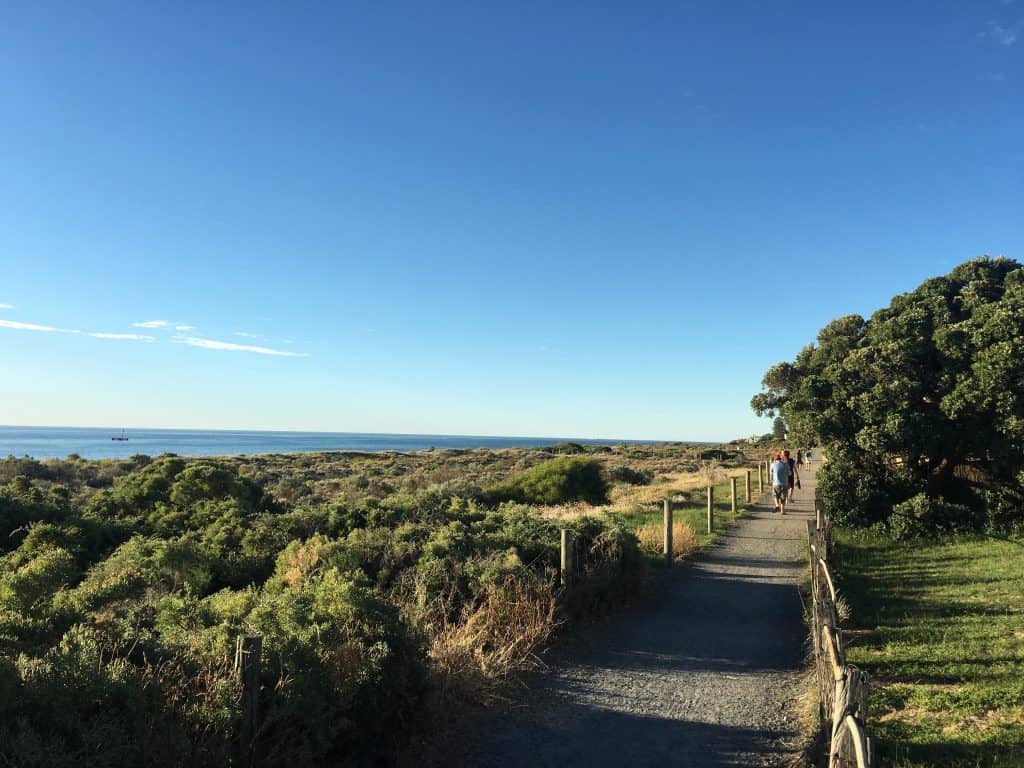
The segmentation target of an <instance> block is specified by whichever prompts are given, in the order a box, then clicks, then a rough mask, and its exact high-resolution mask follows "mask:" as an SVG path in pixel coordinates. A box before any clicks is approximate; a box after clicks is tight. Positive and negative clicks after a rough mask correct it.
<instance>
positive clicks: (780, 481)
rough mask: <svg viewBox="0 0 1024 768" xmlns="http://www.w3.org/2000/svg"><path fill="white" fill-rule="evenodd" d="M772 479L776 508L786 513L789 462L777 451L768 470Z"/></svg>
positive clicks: (781, 512)
mask: <svg viewBox="0 0 1024 768" xmlns="http://www.w3.org/2000/svg"><path fill="white" fill-rule="evenodd" d="M768 474H769V476H770V477H771V479H772V496H773V497H774V498H775V510H776V511H777V512H779V513H780V514H783V515H784V514H786V497H787V496H788V495H789V475H790V471H789V463H788V462H786V461H784V460H783V458H782V454H780V453H776V454H775V456H774V458H773V459H772V464H771V467H769V471H768Z"/></svg>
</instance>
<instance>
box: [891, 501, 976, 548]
mask: <svg viewBox="0 0 1024 768" xmlns="http://www.w3.org/2000/svg"><path fill="white" fill-rule="evenodd" d="M981 522H982V521H980V520H979V519H978V513H977V512H976V511H975V510H972V509H971V508H970V507H968V506H966V505H963V504H953V503H950V502H947V501H945V500H943V499H935V498H932V497H930V496H928V495H927V494H924V493H919V494H917V495H916V496H911V497H910V498H909V499H907V500H906V501H903V502H900V503H899V504H897V505H895V506H894V507H893V509H892V514H891V515H890V516H889V518H888V520H887V527H888V529H889V532H890V533H891V534H892V536H893V538H895V539H913V538H918V537H921V536H935V535H937V534H942V533H953V532H956V531H964V530H972V529H977V528H978V527H979V524H980V523H981Z"/></svg>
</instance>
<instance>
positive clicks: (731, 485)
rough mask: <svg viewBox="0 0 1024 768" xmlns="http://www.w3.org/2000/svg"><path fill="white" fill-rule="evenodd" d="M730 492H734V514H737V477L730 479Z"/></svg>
mask: <svg viewBox="0 0 1024 768" xmlns="http://www.w3.org/2000/svg"><path fill="white" fill-rule="evenodd" d="M729 485H730V487H731V488H730V490H731V491H732V513H733V514H734V515H735V514H736V476H735V475H733V476H732V477H730V478H729Z"/></svg>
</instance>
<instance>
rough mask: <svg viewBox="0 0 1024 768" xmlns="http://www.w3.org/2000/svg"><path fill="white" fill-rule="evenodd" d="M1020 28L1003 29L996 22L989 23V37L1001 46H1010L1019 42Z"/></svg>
mask: <svg viewBox="0 0 1024 768" xmlns="http://www.w3.org/2000/svg"><path fill="white" fill-rule="evenodd" d="M1018 31H1019V29H1018V27H1016V26H1014V27H1003V26H1000V25H999V24H996V23H995V22H994V21H993V22H989V25H988V36H989V37H990V38H992V39H993V40H995V41H996V42H997V43H999V44H1000V45H1006V46H1010V45H1013V44H1014V43H1016V42H1017V33H1018Z"/></svg>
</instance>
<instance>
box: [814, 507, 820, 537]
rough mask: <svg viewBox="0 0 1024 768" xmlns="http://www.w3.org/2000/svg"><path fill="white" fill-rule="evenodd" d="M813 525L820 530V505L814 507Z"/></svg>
mask: <svg viewBox="0 0 1024 768" xmlns="http://www.w3.org/2000/svg"><path fill="white" fill-rule="evenodd" d="M814 527H815V528H817V529H818V530H819V531H820V530H821V507H819V506H817V505H815V507H814Z"/></svg>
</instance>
